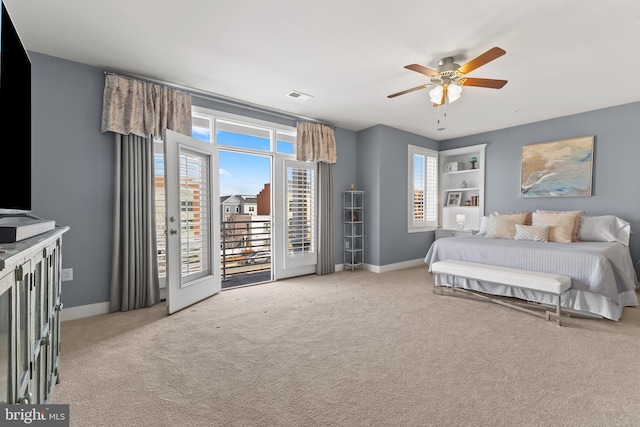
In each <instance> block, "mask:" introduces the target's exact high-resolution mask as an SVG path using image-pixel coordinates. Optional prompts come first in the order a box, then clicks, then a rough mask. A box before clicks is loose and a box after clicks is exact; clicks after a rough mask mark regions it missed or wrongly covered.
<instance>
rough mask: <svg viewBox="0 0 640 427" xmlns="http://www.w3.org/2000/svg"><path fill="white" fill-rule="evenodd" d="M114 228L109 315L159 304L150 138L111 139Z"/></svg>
mask: <svg viewBox="0 0 640 427" xmlns="http://www.w3.org/2000/svg"><path fill="white" fill-rule="evenodd" d="M115 143H116V182H115V212H114V213H115V215H114V216H115V226H114V235H113V259H112V270H111V311H129V310H135V309H138V308H142V307H150V306H152V305H154V304H157V303H158V302H160V287H159V280H158V265H157V257H158V248H157V242H156V219H155V193H154V169H153V166H154V165H153V138H142V137H140V136H137V135H120V134H118V133H117V134H115Z"/></svg>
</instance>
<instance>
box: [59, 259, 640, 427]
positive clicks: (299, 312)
mask: <svg viewBox="0 0 640 427" xmlns="http://www.w3.org/2000/svg"><path fill="white" fill-rule="evenodd" d="M432 289H433V284H432V280H431V278H430V277H429V275H428V273H427V270H426V266H425V267H422V266H421V267H414V268H409V269H405V270H401V271H394V272H389V273H382V274H375V273H370V272H362V271H356V272H340V273H336V274H332V275H327V276H316V275H311V276H305V277H302V278H297V279H290V280H284V281H281V282H277V283H271V284H266V285H259V286H252V287H246V288H240V289H234V290H229V291H223V292H221V293H220V294H218V295H216V296H214V297H212V298H210V299H208V300H206V301H203V302H201V303H199V304H197V305H195V306H192V307H190V308H187V309H185V310H183V311H181V312H179V313H176V314H174V315H172V316H167V315H166V314H165V312H166V310H165V307H164V304H159V305H156V306H155V307H152V308H149V309H143V310H137V311H133V312H128V313H113V314H106V315H100V316H94V317H91V318H86V319H78V320H72V321H67V322H63V324H62V329H61V331H62V344H61V348H62V366H61V382H60V383H59V384H58V385H57V386H56V388H55V391H54V394H53V402H52V403H69V404H70V405H71V406H70V418H71V425H73V426H83V427H84V426H96V427H99V426H225V427H226V426H269V427H271V426H349V427H353V426H403V427H404V426H551V425H553V426H638V425H640V368H639V365H638V359H639V358H640V309H637V308H626V309H625V310H624V313H623V316H622V319H621V320H620V321H619V322H613V321H610V320H594V319H574V318H571V319H567V320H566V326H565V327H558V326H557V325H556V324H555V323H551V322H546V321H545V320H543V319H541V318H539V317H536V316H533V315H530V314H527V313H522V312H519V311H516V310H512V309H509V308H506V307H503V306H500V305H497V304H492V303H486V302H480V301H472V300H468V299H463V298H456V297H451V296H439V295H434V294H433V293H432Z"/></svg>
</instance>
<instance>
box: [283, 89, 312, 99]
mask: <svg viewBox="0 0 640 427" xmlns="http://www.w3.org/2000/svg"><path fill="white" fill-rule="evenodd" d="M287 96H288V97H289V98H293V99H299V100H301V101H308V100H310V99H311V98H313V96H311V95H307V94H306V93H302V92H298V91H297V90H292V91H291V92H289V93H288V94H287Z"/></svg>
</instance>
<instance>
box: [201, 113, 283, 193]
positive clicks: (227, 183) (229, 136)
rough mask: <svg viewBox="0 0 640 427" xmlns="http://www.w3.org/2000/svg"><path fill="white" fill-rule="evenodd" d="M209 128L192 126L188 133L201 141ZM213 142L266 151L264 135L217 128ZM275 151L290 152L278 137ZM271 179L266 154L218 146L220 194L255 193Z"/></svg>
mask: <svg viewBox="0 0 640 427" xmlns="http://www.w3.org/2000/svg"><path fill="white" fill-rule="evenodd" d="M210 135H211V133H210V131H209V129H206V128H200V127H196V126H194V127H193V131H192V137H193V138H195V139H199V140H201V141H205V142H209V141H210V140H211V137H210ZM216 142H217V143H218V144H220V145H229V146H234V147H242V148H252V149H257V150H261V151H265V153H269V150H270V142H269V140H268V139H266V138H259V137H255V136H249V135H242V134H237V133H232V132H226V131H218V133H217V140H216ZM277 145H278V152H280V153H289V154H293V146H292V144H288V143H286V142H282V141H278V142H277ZM270 182H271V159H270V157H269V156H260V155H252V154H245V153H237V152H233V151H227V150H224V149H221V150H220V196H231V195H236V194H237V195H247V196H248V195H253V196H255V195H257V194H258V193H259V192H260V191H261V190H262V189H263V188H264V185H265V184H267V183H270Z"/></svg>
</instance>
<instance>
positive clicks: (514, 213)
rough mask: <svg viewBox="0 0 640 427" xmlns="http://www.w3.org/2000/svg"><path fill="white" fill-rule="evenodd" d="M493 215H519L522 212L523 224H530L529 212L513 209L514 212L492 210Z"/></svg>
mask: <svg viewBox="0 0 640 427" xmlns="http://www.w3.org/2000/svg"><path fill="white" fill-rule="evenodd" d="M493 214H494V215H521V214H524V215H525V217H524V225H531V212H527V211H515V212H494V213H493Z"/></svg>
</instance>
